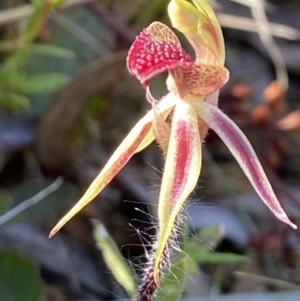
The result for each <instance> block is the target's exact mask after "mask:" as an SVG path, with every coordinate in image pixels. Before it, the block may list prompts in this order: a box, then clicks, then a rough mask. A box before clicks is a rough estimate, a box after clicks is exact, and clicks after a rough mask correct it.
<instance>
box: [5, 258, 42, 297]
mask: <svg viewBox="0 0 300 301" xmlns="http://www.w3.org/2000/svg"><path fill="white" fill-rule="evenodd" d="M41 293H42V282H41V280H40V277H39V272H38V270H37V268H36V266H35V265H34V264H33V262H32V261H30V260H29V259H26V258H24V257H23V256H21V255H20V254H18V253H17V252H5V253H0V300H3V301H20V300H22V301H39V300H40V297H41Z"/></svg>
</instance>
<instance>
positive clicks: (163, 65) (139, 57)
mask: <svg viewBox="0 0 300 301" xmlns="http://www.w3.org/2000/svg"><path fill="white" fill-rule="evenodd" d="M183 62H191V57H190V56H189V55H188V54H187V53H186V52H185V51H184V49H183V48H182V47H181V45H180V42H179V40H178V38H177V37H176V35H175V34H174V32H173V31H172V30H171V29H170V28H169V27H168V26H166V25H164V24H163V23H160V22H153V23H152V24H151V25H150V26H149V27H147V28H145V29H144V30H143V31H142V32H141V33H140V34H139V35H138V36H137V37H136V40H135V42H134V43H133V44H132V46H131V48H130V50H129V53H128V56H127V68H128V70H129V72H130V73H131V74H132V75H133V76H135V77H136V78H137V79H138V80H139V81H140V82H141V84H142V85H144V86H148V84H149V80H150V79H151V78H152V77H154V76H155V75H157V74H160V73H162V72H164V71H165V70H167V69H171V68H175V67H177V66H180V65H182V63H183Z"/></svg>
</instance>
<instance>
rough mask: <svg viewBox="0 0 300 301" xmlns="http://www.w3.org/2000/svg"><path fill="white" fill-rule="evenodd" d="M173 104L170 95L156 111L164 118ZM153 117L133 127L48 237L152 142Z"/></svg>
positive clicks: (146, 118)
mask: <svg viewBox="0 0 300 301" xmlns="http://www.w3.org/2000/svg"><path fill="white" fill-rule="evenodd" d="M175 102H176V99H175V98H174V96H173V95H172V94H171V93H170V94H168V95H167V96H166V97H165V98H164V99H162V100H161V102H160V103H159V104H158V105H157V108H158V111H159V112H160V113H161V114H162V116H164V118H166V117H167V116H168V114H169V113H170V111H171V110H172V108H173V106H174V104H175ZM153 116H154V112H153V110H151V111H149V112H148V113H147V114H146V115H145V117H144V118H142V119H141V120H140V121H139V122H138V123H137V124H136V125H135V126H134V127H133V129H132V130H131V131H130V133H129V134H128V135H127V137H126V138H125V139H124V140H123V141H122V143H121V144H120V145H119V147H118V148H117V149H116V151H115V152H114V153H113V155H112V156H111V158H110V159H109V160H108V162H107V163H106V165H105V166H104V168H103V169H102V171H101V172H100V173H99V175H98V176H97V177H96V179H95V180H94V181H93V182H92V184H91V185H90V187H89V188H88V189H87V191H86V192H85V194H84V195H83V196H82V198H81V199H80V200H79V201H78V202H77V203H76V204H75V206H74V207H73V208H72V209H71V210H70V211H69V212H68V213H67V214H66V215H65V216H64V217H63V218H62V219H61V220H60V221H59V222H58V223H57V225H56V226H55V227H54V228H53V229H52V231H51V232H50V235H49V236H50V237H52V236H53V235H54V234H55V233H57V232H58V231H59V230H60V229H61V228H62V227H63V226H64V225H65V224H66V223H67V222H68V221H69V220H70V219H71V218H72V217H73V216H74V215H75V214H77V213H78V212H79V211H80V210H81V209H82V208H83V207H85V206H86V205H87V204H89V203H90V202H91V201H92V200H93V199H94V198H95V197H96V196H97V195H98V194H99V193H100V192H101V191H102V190H103V189H104V188H105V187H106V185H107V184H108V183H109V182H110V181H111V180H112V179H113V178H114V177H115V176H116V174H117V173H118V172H119V171H120V170H121V169H122V168H123V167H124V165H125V164H126V163H127V162H128V161H129V160H130V158H131V157H132V156H133V155H134V154H135V153H137V152H139V151H141V150H142V149H144V148H145V147H146V146H147V145H149V144H150V143H151V142H152V141H153V140H154V138H155V135H154V131H153V126H152V121H153Z"/></svg>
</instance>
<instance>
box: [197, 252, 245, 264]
mask: <svg viewBox="0 0 300 301" xmlns="http://www.w3.org/2000/svg"><path fill="white" fill-rule="evenodd" d="M194 259H195V260H196V261H197V263H212V264H217V263H219V264H230V263H232V264H233V263H240V262H245V261H247V260H248V259H249V258H248V257H247V256H244V255H238V254H234V253H220V252H206V253H198V254H196V255H195V257H194Z"/></svg>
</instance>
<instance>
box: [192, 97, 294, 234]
mask: <svg viewBox="0 0 300 301" xmlns="http://www.w3.org/2000/svg"><path fill="white" fill-rule="evenodd" d="M195 106H196V107H197V108H198V114H199V115H200V117H201V118H202V119H203V120H204V121H205V122H206V123H207V124H208V125H209V127H210V128H211V129H212V130H214V131H215V132H216V133H217V134H218V136H219V137H220V138H221V139H222V140H223V142H224V143H225V144H226V146H227V147H228V148H229V150H230V151H231V153H232V154H233V156H234V157H235V159H236V160H237V162H238V163H239V165H240V166H241V168H242V170H243V171H244V173H245V174H246V176H247V177H248V179H249V180H250V182H251V184H252V185H253V187H254V189H255V190H256V192H257V193H258V195H259V196H260V197H261V199H262V200H263V201H264V203H265V204H266V205H267V206H268V207H269V209H270V210H271V211H272V212H273V213H274V215H275V216H276V217H277V218H278V219H280V220H281V221H283V222H284V223H286V224H288V225H290V226H291V227H293V228H294V229H296V228H297V226H296V225H295V224H293V223H292V222H291V221H290V220H289V218H288V217H287V215H286V213H285V212H284V210H283V209H282V207H281V205H280V203H279V201H278V199H277V197H276V196H275V194H274V191H273V189H272V186H271V184H270V182H269V180H268V178H267V176H266V174H265V172H264V170H263V168H262V166H261V164H260V162H259V160H258V158H257V155H256V153H255V151H254V150H253V148H252V146H251V144H250V142H249V141H248V139H247V137H246V136H245V135H244V133H243V132H242V131H241V130H240V129H239V127H238V126H237V125H236V124H235V123H234V122H233V121H232V120H231V119H230V118H229V117H228V116H226V115H225V114H224V113H223V112H222V111H221V110H220V109H218V108H217V107H216V106H213V105H211V104H210V103H207V102H205V101H201V102H199V103H197V104H196V105H195Z"/></svg>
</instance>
